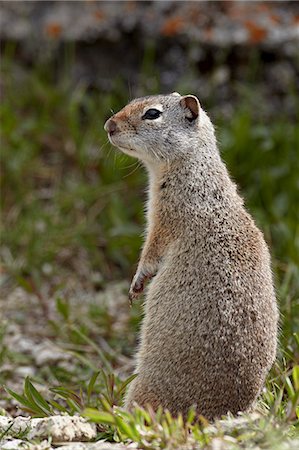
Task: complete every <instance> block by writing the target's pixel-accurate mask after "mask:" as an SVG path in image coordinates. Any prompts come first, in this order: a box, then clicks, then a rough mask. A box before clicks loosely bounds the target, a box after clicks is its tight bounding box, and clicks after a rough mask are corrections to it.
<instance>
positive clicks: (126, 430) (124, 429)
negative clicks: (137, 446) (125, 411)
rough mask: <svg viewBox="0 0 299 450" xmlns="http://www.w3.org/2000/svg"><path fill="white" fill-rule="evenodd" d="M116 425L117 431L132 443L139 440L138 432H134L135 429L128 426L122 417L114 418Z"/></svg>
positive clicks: (132, 426)
mask: <svg viewBox="0 0 299 450" xmlns="http://www.w3.org/2000/svg"><path fill="white" fill-rule="evenodd" d="M114 419H115V422H116V425H117V427H118V429H119V430H120V432H121V433H122V434H123V435H125V436H126V437H128V438H129V439H131V440H132V441H138V440H139V435H138V432H137V430H136V428H135V427H134V425H131V426H130V425H129V424H128V423H126V422H125V421H124V420H123V418H122V417H119V416H117V415H116V416H114Z"/></svg>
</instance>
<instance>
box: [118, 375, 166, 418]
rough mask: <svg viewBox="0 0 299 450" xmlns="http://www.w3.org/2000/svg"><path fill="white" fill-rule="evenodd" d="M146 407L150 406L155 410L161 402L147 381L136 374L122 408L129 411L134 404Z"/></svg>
mask: <svg viewBox="0 0 299 450" xmlns="http://www.w3.org/2000/svg"><path fill="white" fill-rule="evenodd" d="M136 404H137V405H138V406H141V407H142V408H146V407H147V406H151V407H152V408H153V409H154V410H155V411H156V410H157V409H158V407H159V406H160V404H161V402H160V400H159V398H158V395H157V393H156V392H155V391H154V389H151V388H150V386H149V383H148V382H146V380H143V379H142V378H141V377H140V375H138V376H137V377H136V378H135V379H134V380H133V381H132V382H131V384H130V386H129V389H128V392H127V394H126V396H125V402H124V408H125V409H127V410H128V411H131V410H132V409H133V408H134V406H135V405H136Z"/></svg>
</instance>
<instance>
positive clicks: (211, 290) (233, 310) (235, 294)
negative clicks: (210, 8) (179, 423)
mask: <svg viewBox="0 0 299 450" xmlns="http://www.w3.org/2000/svg"><path fill="white" fill-rule="evenodd" d="M157 105H158V106H157ZM146 107H147V108H155V107H156V108H161V116H160V118H159V119H157V120H143V119H142V114H143V113H144V108H146ZM112 119H113V121H114V122H116V124H117V132H116V133H114V134H113V135H110V136H109V138H110V140H111V142H112V143H113V144H114V145H116V146H118V147H119V148H120V149H121V150H123V151H124V152H126V153H128V154H130V155H135V156H136V157H138V158H140V159H141V160H142V161H143V162H144V164H145V166H146V168H147V170H148V172H149V180H150V186H149V201H148V212H147V219H148V227H147V238H146V242H145V244H144V248H143V250H142V254H141V258H140V262H139V265H138V269H137V272H136V275H135V277H134V280H133V282H132V286H131V289H130V297H131V298H135V297H136V296H137V295H138V294H139V293H140V292H141V291H142V290H143V287H144V283H145V280H146V279H149V278H153V279H152V281H151V283H150V284H149V286H148V289H147V292H146V297H145V305H144V308H145V317H144V320H143V324H142V329H141V339H140V346H139V350H138V354H137V364H136V372H137V373H138V376H137V378H136V379H134V380H133V382H132V383H131V385H130V387H129V390H128V393H127V397H126V407H127V408H129V409H130V408H132V407H133V406H134V404H139V405H141V406H146V404H151V405H152V406H153V407H154V408H155V409H156V408H157V407H158V406H159V405H162V406H163V407H164V408H168V409H169V410H170V411H171V413H172V414H174V415H176V414H178V413H183V415H186V414H187V411H188V409H189V408H190V407H191V406H192V405H195V406H196V409H197V411H198V413H200V414H203V415H204V416H206V417H207V418H208V419H213V418H215V417H219V416H221V415H223V414H225V413H227V412H228V411H230V412H232V413H237V412H238V411H246V410H248V409H249V408H250V407H252V405H253V404H254V402H255V400H256V398H257V396H258V395H259V393H260V391H261V389H262V387H263V384H264V381H265V378H266V375H267V373H268V371H269V369H270V367H271V365H272V363H273V361H274V359H275V354H276V340H277V321H278V311H277V306H276V300H275V294H274V289H273V282H272V275H271V268H270V257H269V252H268V248H267V245H266V244H265V241H264V239H263V236H262V233H261V232H260V231H259V230H258V228H257V227H256V225H255V224H254V221H253V219H252V218H251V217H250V215H249V214H248V213H247V211H246V210H245V208H244V206H243V201H242V199H241V198H240V196H239V195H238V193H237V190H236V187H235V185H234V183H233V182H232V181H231V179H230V177H229V175H228V173H227V170H226V168H225V165H224V164H223V162H222V161H221V159H220V156H219V152H218V150H217V146H216V140H215V136H214V128H213V126H212V124H211V122H210V120H209V118H208V117H207V115H206V113H205V112H204V111H203V110H202V109H201V108H200V105H199V103H198V100H197V99H196V97H194V96H187V97H181V96H180V95H178V94H171V95H168V96H154V97H146V98H143V99H140V100H139V99H137V100H134V102H133V103H132V104H131V106H129V107H128V106H127V107H125V108H124V109H123V110H122V111H121V112H119V113H117V114H116V115H114V116H113V117H112ZM105 128H106V129H107V130H108V131H109V121H108V122H107V123H106V125H105Z"/></svg>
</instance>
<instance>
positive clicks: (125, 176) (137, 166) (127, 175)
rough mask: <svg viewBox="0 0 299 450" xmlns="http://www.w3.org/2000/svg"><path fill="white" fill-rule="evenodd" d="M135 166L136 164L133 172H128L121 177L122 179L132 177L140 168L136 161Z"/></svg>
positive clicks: (140, 164)
mask: <svg viewBox="0 0 299 450" xmlns="http://www.w3.org/2000/svg"><path fill="white" fill-rule="evenodd" d="M135 164H136V167H135V168H134V169H133V170H131V172H129V173H127V174H126V175H124V176H123V177H122V178H123V179H124V178H127V177H129V176H130V175H132V173H134V172H136V170H137V169H139V168H140V167H141V166H142V163H141V161H137V162H136V163H135Z"/></svg>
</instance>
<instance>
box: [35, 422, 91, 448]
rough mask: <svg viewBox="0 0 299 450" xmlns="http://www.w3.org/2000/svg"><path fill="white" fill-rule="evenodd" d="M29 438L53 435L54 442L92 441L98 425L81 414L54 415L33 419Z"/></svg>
mask: <svg viewBox="0 0 299 450" xmlns="http://www.w3.org/2000/svg"><path fill="white" fill-rule="evenodd" d="M30 424H31V430H30V431H29V433H28V439H43V438H48V437H49V436H51V438H52V441H53V442H68V441H69V442H70V441H71V442H72V441H90V440H92V439H94V438H95V437H96V434H97V433H96V425H95V424H92V423H89V422H87V421H86V420H85V419H84V418H83V417H79V416H52V417H47V418H43V419H31V421H30Z"/></svg>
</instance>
